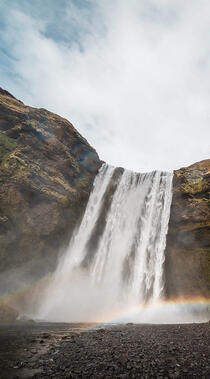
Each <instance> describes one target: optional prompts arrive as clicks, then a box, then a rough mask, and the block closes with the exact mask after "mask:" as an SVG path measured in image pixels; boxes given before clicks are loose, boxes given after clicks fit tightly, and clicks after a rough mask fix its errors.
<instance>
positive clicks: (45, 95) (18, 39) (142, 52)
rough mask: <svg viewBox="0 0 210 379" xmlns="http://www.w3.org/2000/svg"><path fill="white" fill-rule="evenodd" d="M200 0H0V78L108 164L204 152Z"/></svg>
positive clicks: (165, 160) (208, 99)
mask: <svg viewBox="0 0 210 379" xmlns="http://www.w3.org/2000/svg"><path fill="white" fill-rule="evenodd" d="M209 15H210V1H209V0H184V1H183V0H129V1H128V0H33V1H28V0H0V86H1V87H3V88H5V89H7V90H8V91H10V92H11V93H12V94H13V95H14V96H16V97H17V98H18V99H20V100H22V101H23V102H24V103H26V104H28V105H31V106H34V107H42V108H47V109H48V110H50V111H52V112H55V113H57V114H59V115H61V116H63V117H65V118H67V119H68V120H69V121H71V122H72V123H73V125H74V126H75V127H76V129H77V130H78V131H79V132H80V133H81V134H82V135H83V136H84V137H85V138H86V139H87V140H88V142H89V143H90V144H91V145H92V146H93V147H94V148H95V149H96V150H97V152H98V154H99V156H100V158H101V159H103V160H105V161H106V162H107V163H109V164H112V165H114V166H123V167H125V168H128V169H131V170H135V171H140V172H145V171H151V170H155V169H158V170H173V169H178V168H180V167H183V166H188V165H190V164H192V163H195V162H197V161H200V160H203V159H207V158H210V22H209Z"/></svg>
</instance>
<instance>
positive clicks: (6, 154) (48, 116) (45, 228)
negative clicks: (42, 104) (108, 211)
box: [0, 89, 101, 292]
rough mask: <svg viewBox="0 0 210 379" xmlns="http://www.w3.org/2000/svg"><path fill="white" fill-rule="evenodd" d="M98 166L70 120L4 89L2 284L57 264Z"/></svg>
mask: <svg viewBox="0 0 210 379" xmlns="http://www.w3.org/2000/svg"><path fill="white" fill-rule="evenodd" d="M100 166H101V161H100V160H99V157H98V155H97V153H96V151H95V150H94V149H93V148H92V147H91V146H90V145H89V144H88V142H87V141H86V140H85V139H84V138H83V137H82V136H81V135H80V134H79V133H78V132H77V130H76V129H75V128H74V127H73V125H72V124H71V123H70V122H68V121H67V120H65V119H63V118H62V117H59V116H57V115H56V114H53V113H51V112H48V111H47V110H45V109H35V108H32V107H29V106H25V105H24V104H23V103H22V102H21V101H19V100H17V99H15V98H14V97H13V96H12V95H11V94H9V93H8V92H7V91H5V90H3V89H0V288H1V292H4V290H5V289H6V288H7V289H10V290H12V288H10V287H11V286H13V287H18V286H20V284H21V282H24V281H25V282H27V281H30V282H31V280H33V277H34V278H37V277H41V276H42V275H44V274H45V273H46V272H47V271H49V270H52V269H53V268H54V266H55V263H56V257H57V254H58V252H59V251H60V250H61V249H62V248H63V247H64V246H65V245H66V244H67V243H68V241H69V238H70V236H71V233H72V231H73V229H74V227H75V225H76V224H77V222H78V221H79V219H80V217H81V215H82V213H83V212H84V209H85V205H86V203H87V200H88V197H89V194H90V191H91V187H92V183H93V179H94V177H95V175H96V173H97V171H98V169H99V167H100ZM19 268H20V270H19Z"/></svg>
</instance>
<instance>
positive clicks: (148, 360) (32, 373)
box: [0, 322, 210, 379]
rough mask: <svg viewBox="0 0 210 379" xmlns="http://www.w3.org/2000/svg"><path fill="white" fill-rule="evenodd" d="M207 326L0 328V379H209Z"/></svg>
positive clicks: (33, 325)
mask: <svg viewBox="0 0 210 379" xmlns="http://www.w3.org/2000/svg"><path fill="white" fill-rule="evenodd" d="M209 325H210V324H209V323H203V324H182V325H145V324H138V325H136V324H125V325H108V326H103V327H102V326H101V325H100V326H99V325H98V326H93V325H84V324H55V323H34V322H26V323H23V322H19V323H16V324H13V325H4V326H3V325H2V326H0V378H1V379H2V378H3V379H7V378H58V379H59V378H106V379H108V378H210V362H209V356H210V351H209Z"/></svg>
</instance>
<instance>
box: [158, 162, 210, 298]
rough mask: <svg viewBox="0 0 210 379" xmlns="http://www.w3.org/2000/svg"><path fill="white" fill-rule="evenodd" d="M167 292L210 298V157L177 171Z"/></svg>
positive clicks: (175, 175)
mask: <svg viewBox="0 0 210 379" xmlns="http://www.w3.org/2000/svg"><path fill="white" fill-rule="evenodd" d="M165 268H166V270H165V274H166V295H167V297H169V298H175V297H196V296H201V297H206V298H208V299H210V159H209V160H205V161H201V162H198V163H195V164H193V165H191V166H189V167H185V168H181V169H180V170H176V171H174V179H173V199H172V206H171V215H170V222H169V230H168V236H167V248H166V267H165Z"/></svg>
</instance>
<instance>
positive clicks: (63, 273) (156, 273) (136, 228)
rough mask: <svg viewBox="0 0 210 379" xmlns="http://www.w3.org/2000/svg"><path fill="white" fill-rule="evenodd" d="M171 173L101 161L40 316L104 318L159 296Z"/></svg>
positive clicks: (169, 204) (96, 319) (66, 319)
mask: <svg viewBox="0 0 210 379" xmlns="http://www.w3.org/2000/svg"><path fill="white" fill-rule="evenodd" d="M172 178H173V174H172V173H167V172H159V171H154V172H151V173H146V174H139V173H134V172H132V171H128V170H123V169H121V168H113V167H111V166H108V165H106V164H104V165H103V166H102V168H101V169H100V171H99V173H98V175H97V177H96V179H95V182H94V185H93V190H92V193H91V195H90V198H89V202H88V204H87V208H86V211H85V214H84V217H83V220H82V222H81V225H80V227H79V229H78V230H77V231H76V233H75V235H74V237H73V238H72V240H71V242H70V245H69V248H68V250H67V252H66V254H65V255H64V256H63V258H62V260H61V261H60V263H59V265H58V267H57V270H56V272H55V274H54V275H53V278H52V280H51V283H50V285H49V287H48V289H47V291H46V293H45V295H44V299H43V301H42V305H41V307H40V311H39V317H40V318H44V319H48V320H56V321H99V320H106V319H109V318H110V316H109V315H110V314H117V313H119V314H120V313H121V312H123V310H126V309H129V308H130V307H137V306H138V305H140V304H145V303H148V302H150V303H151V302H152V303H154V302H157V301H158V300H160V299H161V296H162V295H163V290H164V280H163V274H164V272H163V271H164V270H163V267H164V259H165V256H164V250H165V245H166V234H167V229H168V221H169V216H170V206H171V199H172Z"/></svg>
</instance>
